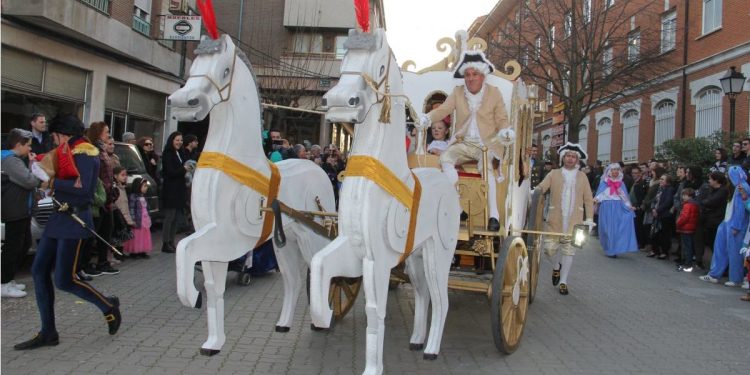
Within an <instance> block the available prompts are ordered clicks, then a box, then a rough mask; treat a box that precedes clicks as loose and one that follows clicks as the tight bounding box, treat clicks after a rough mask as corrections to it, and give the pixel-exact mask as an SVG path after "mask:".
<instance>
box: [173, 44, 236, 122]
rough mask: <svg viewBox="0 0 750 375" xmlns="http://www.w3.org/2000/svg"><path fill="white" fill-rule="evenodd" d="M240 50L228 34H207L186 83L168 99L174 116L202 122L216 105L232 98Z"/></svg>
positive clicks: (181, 119) (183, 119) (179, 118)
mask: <svg viewBox="0 0 750 375" xmlns="http://www.w3.org/2000/svg"><path fill="white" fill-rule="evenodd" d="M238 52H239V50H238V49H237V48H236V47H235V45H234V43H232V39H231V38H229V36H227V35H222V36H221V37H220V38H219V39H210V38H206V37H204V38H203V40H201V42H200V44H199V45H198V48H197V49H196V50H195V54H196V57H195V60H193V64H192V66H191V67H190V76H189V77H188V80H187V82H186V83H185V86H183V87H182V88H180V89H179V90H177V91H175V92H174V93H173V94H172V95H170V96H169V98H168V99H167V105H169V106H170V107H171V113H172V118H174V119H175V120H178V121H201V120H203V119H204V118H206V116H207V115H208V113H209V112H211V109H213V107H214V106H216V105H217V104H219V103H221V102H225V101H227V100H229V96H230V95H231V92H232V78H233V77H234V70H235V68H237V66H236V65H235V62H236V61H237V59H236V57H237V54H238Z"/></svg>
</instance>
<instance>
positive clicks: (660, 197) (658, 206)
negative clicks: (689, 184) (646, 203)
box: [647, 174, 674, 259]
mask: <svg viewBox="0 0 750 375" xmlns="http://www.w3.org/2000/svg"><path fill="white" fill-rule="evenodd" d="M673 205H674V187H673V186H672V176H670V175H669V174H664V175H662V176H661V177H660V178H659V190H657V192H656V198H655V199H654V201H653V203H652V208H651V215H652V216H653V217H654V224H652V234H653V235H654V241H653V242H652V246H653V248H652V250H651V252H650V253H649V254H648V255H647V256H648V257H649V258H653V257H655V256H657V255H658V258H659V259H667V258H669V250H670V249H671V248H672V236H673V235H674V213H673V212H672V206H673ZM654 232H655V233H654Z"/></svg>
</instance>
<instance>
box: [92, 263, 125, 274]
mask: <svg viewBox="0 0 750 375" xmlns="http://www.w3.org/2000/svg"><path fill="white" fill-rule="evenodd" d="M97 269H98V270H99V271H101V273H102V274H104V275H117V274H118V273H120V270H118V269H115V268H112V266H111V265H109V264H105V265H102V266H99V267H97Z"/></svg>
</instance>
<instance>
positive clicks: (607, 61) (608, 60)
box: [602, 45, 614, 76]
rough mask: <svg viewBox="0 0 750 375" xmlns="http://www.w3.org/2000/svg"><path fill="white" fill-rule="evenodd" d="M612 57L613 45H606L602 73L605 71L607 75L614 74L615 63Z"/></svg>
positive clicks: (603, 53)
mask: <svg viewBox="0 0 750 375" xmlns="http://www.w3.org/2000/svg"><path fill="white" fill-rule="evenodd" d="M612 58H613V50H612V46H610V45H607V46H606V47H604V51H602V73H604V75H605V76H608V75H610V74H612V66H613V65H614V61H613V60H612Z"/></svg>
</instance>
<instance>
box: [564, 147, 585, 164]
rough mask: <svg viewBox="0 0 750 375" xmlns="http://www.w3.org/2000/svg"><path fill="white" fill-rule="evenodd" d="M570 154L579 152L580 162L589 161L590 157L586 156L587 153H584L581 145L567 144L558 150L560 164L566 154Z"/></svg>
mask: <svg viewBox="0 0 750 375" xmlns="http://www.w3.org/2000/svg"><path fill="white" fill-rule="evenodd" d="M569 152H577V153H578V160H586V159H588V156H587V155H586V151H583V147H581V145H579V144H578V143H570V142H568V143H566V144H564V145H562V146H560V148H558V149H557V154H558V155H560V162H561V163H562V160H563V157H564V156H565V154H567V153H569Z"/></svg>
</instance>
